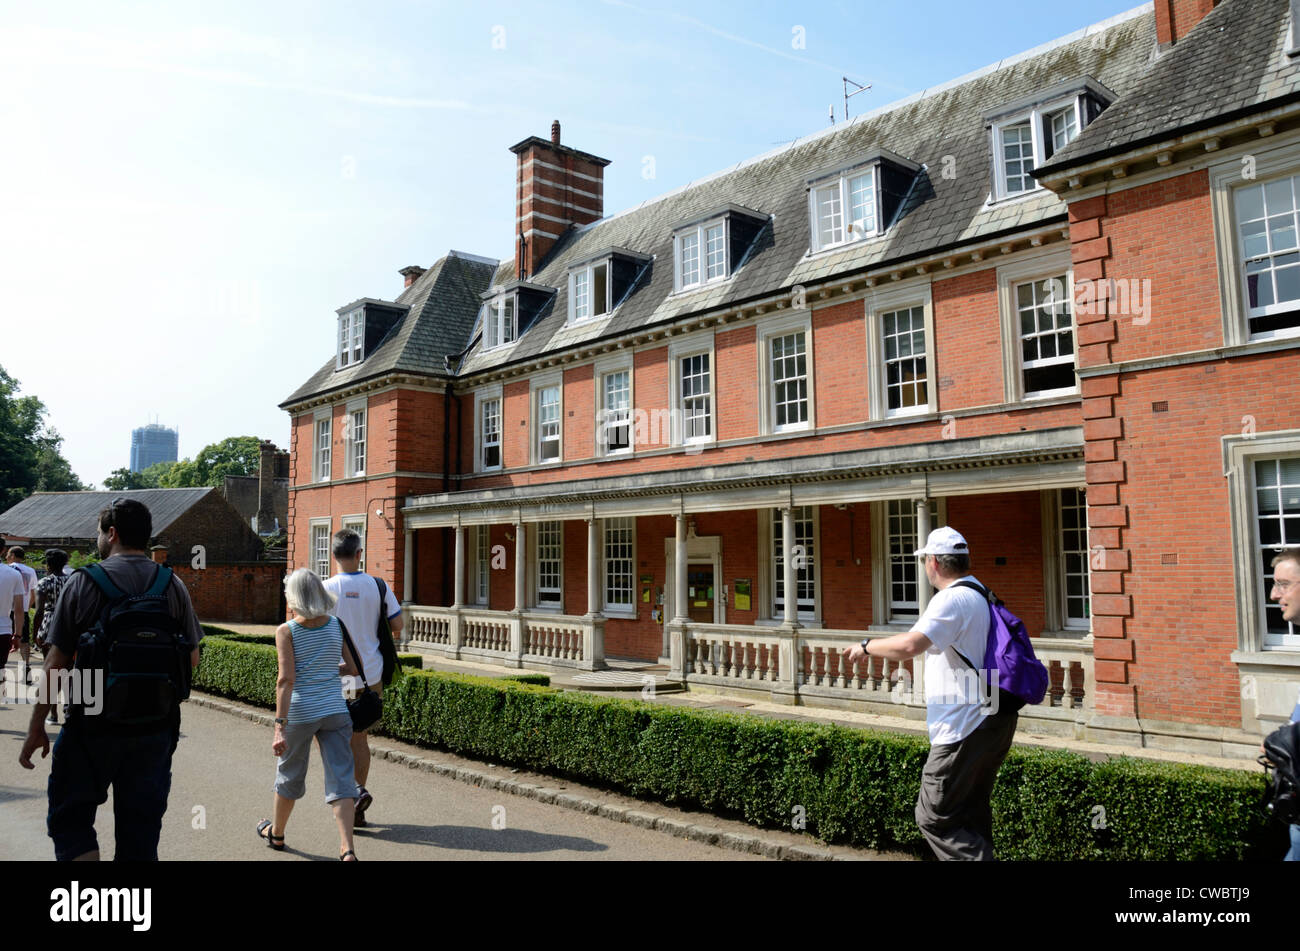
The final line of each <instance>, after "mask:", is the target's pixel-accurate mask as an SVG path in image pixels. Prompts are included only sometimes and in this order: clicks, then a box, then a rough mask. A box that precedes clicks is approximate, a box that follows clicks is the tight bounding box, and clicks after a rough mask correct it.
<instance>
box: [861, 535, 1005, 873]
mask: <svg viewBox="0 0 1300 951" xmlns="http://www.w3.org/2000/svg"><path fill="white" fill-rule="evenodd" d="M916 555H917V557H924V558H925V575H926V577H927V578H928V579H929V581H930V584H931V585H933V586H934V588H935V593H934V595H933V597H931V599H930V603H929V605H927V607H926V609H925V611H924V613H922V614H921V616H920V618H918V619H917V621H916V624H915V625H913V628H912V630H910V631H908V632H907V633H906V634H895V635H893V636H892V637H882V638H876V639H873V640H864V641H863V642H862V643H861V644H858V645H854V646H853V647H852V648H850V649H848V650H845V651H844V654H845V655H846V656H847V657H848V658H849V660H850V661H853V662H856V661H859V660H861V659H863V658H864V657H865V656H866V655H868V654H869V655H871V656H873V657H886V658H889V659H890V660H896V661H903V660H907V659H909V658H912V657H915V656H917V655H918V654H921V653H923V652H924V653H925V654H926V658H925V714H926V725H927V727H928V729H929V733H930V755H929V756H928V757H927V758H926V761H925V769H924V770H923V771H922V774H921V793H920V796H919V797H918V798H917V802H916V822H917V825H918V826H919V827H920V829H921V832H922V834H923V835H924V836H925V838H926V841H927V842H929V843H930V847H931V848H932V849H933V850H934V852H935V854H936V855H937V856H938V857H939V858H940V859H945V860H947V859H968V860H972V859H973V860H983V861H989V860H991V859H992V858H993V808H992V804H991V800H992V796H993V783H994V781H995V780H996V779H997V775H998V768H999V767H1000V766H1001V765H1002V761H1003V760H1004V759H1005V758H1006V755H1007V751H1008V750H1009V749H1010V748H1011V738H1012V736H1014V735H1015V732H1016V722H1017V721H1018V720H1019V715H1018V713H1017V712H1016V711H1014V710H1008V709H1005V708H1003V709H998V707H997V700H998V690H997V684H996V682H995V683H994V684H993V685H992V688H991V690H990V689H989V687H988V685H987V684H985V683H984V682H983V681H982V680H981V678H980V677H978V676H977V675H975V671H980V670H982V669H983V667H984V652H985V648H986V646H987V639H988V633H989V602H988V599H987V598H986V597H984V596H983V595H982V594H981V593H980V592H979V591H976V590H974V589H972V588H968V587H965V586H959V585H957V582H959V581H965V580H971V581H974V580H975V577H974V575H972V574H971V573H970V568H971V563H970V549H969V547H968V546H967V544H966V539H965V538H963V537H962V536H961V534H960V533H959V532H957V531H954V530H953V529H951V528H947V527H944V528H936V529H935V530H934V531H932V532H931V533H930V537H929V538H928V539H926V544H925V547H924V548H920V549H918V550H917V552H916ZM958 655H960V656H958ZM963 657H964V658H965V659H966V660H967V661H969V662H970V663H969V665H967V664H965V663H963V662H962V659H961V658H963ZM972 668H974V670H972ZM986 692H987V694H988V695H987V696H986ZM990 701H991V702H990Z"/></svg>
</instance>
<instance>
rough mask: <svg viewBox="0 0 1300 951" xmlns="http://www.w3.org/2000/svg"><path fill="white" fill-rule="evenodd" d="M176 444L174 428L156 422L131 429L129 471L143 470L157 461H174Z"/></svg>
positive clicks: (177, 443) (176, 438) (177, 440)
mask: <svg viewBox="0 0 1300 951" xmlns="http://www.w3.org/2000/svg"><path fill="white" fill-rule="evenodd" d="M178 445H179V437H178V436H177V433H176V430H174V429H168V428H167V427H166V426H160V425H158V424H157V423H150V424H149V425H148V426H141V427H139V428H138V429H133V430H131V471H132V472H143V471H144V470H145V469H148V468H149V467H150V466H152V465H154V464H155V463H158V462H175V461H176V460H177V458H178V456H177V454H176V450H177V446H178Z"/></svg>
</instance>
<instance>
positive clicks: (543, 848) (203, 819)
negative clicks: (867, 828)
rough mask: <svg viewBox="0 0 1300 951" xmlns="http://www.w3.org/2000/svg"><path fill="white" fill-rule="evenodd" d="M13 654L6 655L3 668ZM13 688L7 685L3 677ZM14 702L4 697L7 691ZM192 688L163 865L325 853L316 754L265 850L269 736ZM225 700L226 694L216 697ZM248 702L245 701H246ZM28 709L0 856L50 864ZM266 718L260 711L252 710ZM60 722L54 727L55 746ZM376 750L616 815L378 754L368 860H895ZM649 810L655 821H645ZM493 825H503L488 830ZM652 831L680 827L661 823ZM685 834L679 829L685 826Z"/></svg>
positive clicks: (20, 715) (3, 731) (14, 720)
mask: <svg viewBox="0 0 1300 951" xmlns="http://www.w3.org/2000/svg"><path fill="white" fill-rule="evenodd" d="M14 667H15V662H14V661H12V660H11V662H10V664H9V671H10V673H11V674H12V671H13V670H14ZM10 683H11V685H12V680H11V681H10ZM10 699H11V700H12V696H11V698H10ZM210 702H211V700H210V699H209V698H202V697H201V696H200V695H196V702H191V703H188V704H186V705H185V707H184V712H183V715H182V736H181V741H180V745H179V747H178V748H177V752H176V756H175V758H174V759H173V780H172V792H171V797H170V800H169V806H168V811H167V814H166V816H165V817H164V819H163V832H162V840H161V843H160V846H159V857H160V858H161V859H164V860H195V859H197V860H227V859H237V860H261V861H271V860H274V861H288V860H294V859H299V860H301V859H321V860H332V859H333V857H334V855H335V854H336V846H337V832H336V830H335V826H334V821H333V817H332V814H331V813H330V811H329V809H328V808H327V807H326V805H325V803H324V801H323V796H324V791H323V782H322V771H321V768H320V759H319V756H318V754H317V753H316V752H313V754H312V759H311V764H310V766H309V768H308V776H307V794H306V796H305V797H304V798H303V799H301V800H299V802H298V805H297V807H296V808H295V810H294V813H293V816H292V818H291V819H290V821H289V825H288V829H287V843H288V849H287V850H286V851H285V852H283V853H275V852H272V851H271V850H269V849H267V848H266V847H265V845H263V844H262V843H261V842H259V841H258V840H257V838H256V837H255V834H254V827H255V825H256V823H257V820H258V819H259V818H262V817H264V816H269V815H270V810H271V801H272V793H271V784H272V781H273V778H274V773H275V758H274V757H273V756H272V754H271V752H270V743H271V730H270V729H269V727H267V726H263V725H259V724H257V723H255V722H252V721H250V720H249V719H246V718H244V717H241V716H235V715H232V714H231V713H229V712H222V711H221V710H218V709H214V708H212V707H211V706H205V705H202V704H203V703H210ZM221 703H222V705H225V702H224V701H223V702H221ZM245 709H246V710H248V708H245ZM30 711H31V707H30V706H27V705H25V704H15V703H12V702H10V703H8V704H6V705H3V706H0V762H2V763H3V764H4V765H3V768H0V861H9V860H17V859H42V860H43V859H49V858H52V856H53V849H52V846H51V844H50V840H49V838H48V837H47V836H46V834H45V809H46V795H45V790H46V782H47V780H48V778H49V760H41V759H40V758H39V754H38V757H37V760H36V764H37V765H36V769H35V770H25V769H22V768H21V767H20V766H19V765H18V763H17V758H18V753H19V750H20V749H21V746H22V741H23V737H24V736H25V734H26V726H27V723H28V718H29V716H30ZM248 712H249V713H251V714H252V715H254V716H263V715H265V711H251V710H248ZM57 729H58V728H57V727H50V738H51V741H53V739H54V737H55V735H56V731H57ZM375 743H376V745H377V746H378V745H380V744H382V746H383V747H385V748H389V749H391V750H393V752H394V754H395V755H409V756H415V757H419V758H420V759H421V760H422V761H424V762H426V763H429V762H436V763H437V764H438V765H439V766H440V768H441V769H442V770H443V772H447V771H449V769H448V768H449V767H454V768H462V769H463V770H467V771H469V772H471V773H473V774H474V775H475V776H479V777H486V779H487V781H488V782H495V781H502V782H505V783H508V784H510V785H511V786H514V785H517V784H518V783H519V782H526V783H530V784H533V786H534V787H535V786H548V787H552V788H553V789H555V790H559V791H565V792H567V793H568V794H570V795H571V796H573V797H574V798H575V799H576V798H578V797H582V798H583V799H585V800H586V801H587V802H588V803H589V804H590V803H592V802H599V803H600V804H602V805H603V806H605V808H606V809H607V810H609V811H611V812H613V813H614V814H617V815H620V816H622V817H623V818H624V819H625V821H614V820H613V819H610V818H605V817H604V816H602V815H595V814H588V813H584V812H582V811H579V810H578V809H574V808H565V807H563V806H560V805H555V804H551V803H546V802H541V801H537V800H536V799H531V798H525V796H522V795H515V794H512V793H510V792H507V791H505V790H503V789H491V788H480V787H479V786H475V785H470V784H468V783H466V782H464V781H461V780H458V779H455V778H451V777H449V776H446V775H440V774H439V773H438V772H430V771H427V770H424V769H412V768H410V767H409V766H407V765H403V764H402V763H399V762H394V761H390V760H388V759H381V758H376V759H375V760H374V761H373V763H372V766H371V774H370V780H369V782H368V783H367V785H368V786H369V788H370V789H371V791H372V792H373V793H374V795H375V805H374V806H373V807H372V808H371V811H370V814H369V818H370V820H371V827H370V828H368V829H363V830H358V832H357V842H356V849H357V854H358V856H359V857H360V858H361V859H362V860H363V861H364V860H382V859H407V860H421V859H423V860H429V859H433V860H446V859H511V860H519V859H561V860H563V859H584V860H585V859H614V860H629V859H630V860H647V859H670V860H693V861H719V860H721V861H735V860H758V859H760V858H761V856H760V855H754V854H745V853H743V852H739V851H735V849H734V848H731V849H728V848H720V847H717V846H715V845H709V844H705V843H703V842H700V841H694V840H693V839H692V838H690V837H689V836H690V835H696V836H697V837H698V835H699V832H700V827H701V826H703V825H707V826H708V828H709V829H710V830H712V831H714V832H718V833H721V835H720V838H722V839H724V840H725V839H727V838H728V837H729V838H731V839H732V841H733V845H734V844H735V842H737V841H740V840H742V839H743V840H748V841H750V843H751V847H753V845H752V843H754V842H755V841H757V840H758V839H759V838H761V839H762V843H761V845H762V847H763V848H765V849H766V850H767V853H768V854H777V852H778V851H779V850H781V849H785V850H787V851H786V853H785V854H787V855H792V854H793V853H792V852H790V851H789V850H793V849H798V850H800V851H804V850H806V851H807V852H808V853H809V855H810V857H812V856H815V857H822V858H830V857H837V858H868V859H871V858H891V857H899V858H905V856H885V855H879V854H877V853H872V852H867V851H865V850H855V849H846V848H840V847H837V848H835V849H831V850H827V849H821V848H819V847H817V844H816V843H815V842H813V840H811V839H809V838H808V837H807V836H803V835H797V834H794V833H791V832H781V831H770V830H757V829H754V828H753V827H751V826H747V825H744V824H743V823H739V822H730V821H727V820H721V819H717V818H715V817H713V816H709V815H707V814H703V813H691V812H686V811H683V810H676V809H670V808H668V807H665V806H660V805H658V804H655V803H646V802H642V801H638V800H634V799H630V798H627V797H622V796H618V795H617V794H613V793H609V792H606V791H602V790H594V789H587V788H585V787H581V786H577V785H575V784H572V783H567V782H564V781H561V780H556V779H553V778H549V777H542V776H535V775H531V774H527V773H522V772H520V771H518V770H511V769H509V768H507V767H499V766H491V765H489V764H484V763H479V762H476V761H471V760H465V759H461V758H458V757H454V756H451V755H449V754H445V753H441V752H437V751H429V750H421V749H419V748H417V747H413V746H406V745H404V744H398V743H394V742H392V741H389V740H386V739H383V738H380V739H377V740H376V741H375ZM655 817H657V818H658V824H659V825H660V826H661V828H660V829H655V828H645V827H642V826H645V825H654V824H655ZM497 826H504V827H503V828H498V827H497ZM662 827H666V828H670V829H674V830H676V832H677V834H669V833H668V832H665V831H662ZM96 828H97V831H98V834H99V840H100V847H101V850H102V852H103V854H104V855H105V856H111V855H112V852H113V830H112V795H111V794H110V797H109V801H108V803H106V804H105V805H104V806H103V807H101V809H100V812H99V816H98V821H97V822H96ZM688 828H689V830H690V831H689V833H688Z"/></svg>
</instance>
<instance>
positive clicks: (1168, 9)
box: [1155, 0, 1219, 50]
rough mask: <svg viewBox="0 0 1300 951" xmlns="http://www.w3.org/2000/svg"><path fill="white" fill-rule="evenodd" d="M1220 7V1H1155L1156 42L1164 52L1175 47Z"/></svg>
mask: <svg viewBox="0 0 1300 951" xmlns="http://www.w3.org/2000/svg"><path fill="white" fill-rule="evenodd" d="M1218 5H1219V0H1155V6H1156V42H1157V43H1158V44H1159V45H1160V49H1162V50H1164V49H1167V48H1169V47H1170V46H1173V45H1174V44H1175V43H1177V42H1178V41H1179V40H1181V39H1182V38H1183V37H1184V36H1186V35H1187V34H1188V33H1190V32H1192V27H1194V26H1196V24H1198V23H1200V22H1201V21H1202V20H1203V19H1205V15H1206V14H1207V13H1209V12H1210V11H1211V10H1213V9H1214V8H1215V7H1217V6H1218Z"/></svg>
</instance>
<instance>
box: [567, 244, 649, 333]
mask: <svg viewBox="0 0 1300 951" xmlns="http://www.w3.org/2000/svg"><path fill="white" fill-rule="evenodd" d="M650 261H651V258H650V257H649V256H648V255H645V254H641V253H639V252H637V251H629V250H628V249H627V248H619V247H608V248H604V249H602V250H600V251H597V252H596V253H594V254H592V255H590V256H589V257H585V258H583V259H582V260H580V261H577V262H576V263H574V264H571V265H569V305H568V306H569V323H570V324H580V323H582V322H583V321H587V320H596V319H597V318H599V317H605V316H608V315H609V314H612V313H613V312H614V310H615V309H616V308H617V307H618V305H619V304H620V303H622V301H623V299H624V298H626V297H627V296H628V294H630V293H631V292H632V290H633V288H634V287H635V286H636V283H637V281H638V279H639V278H640V276H641V275H642V274H643V273H644V271H645V269H646V268H647V267H648V266H649V264H650Z"/></svg>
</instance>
